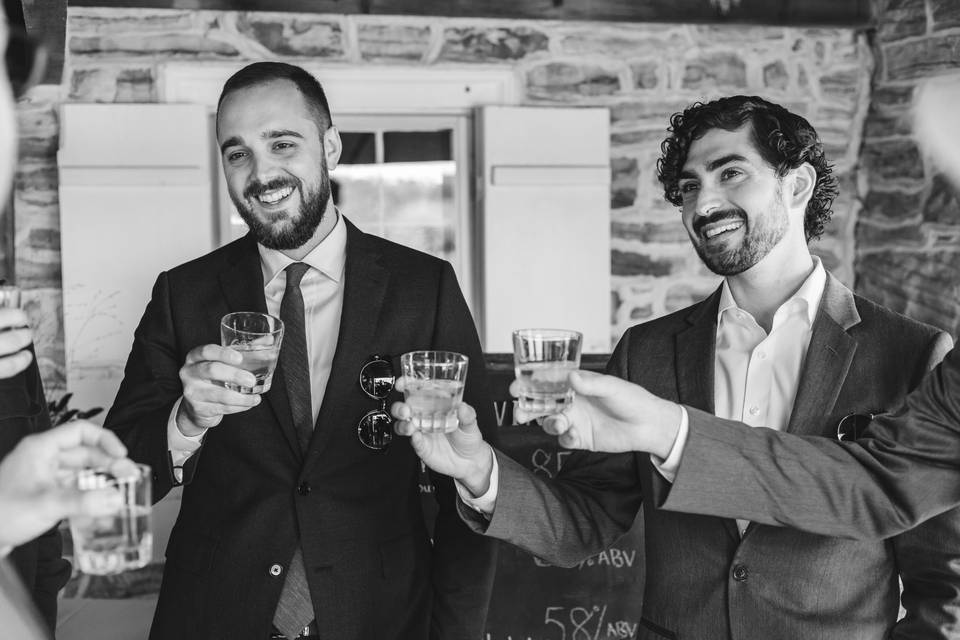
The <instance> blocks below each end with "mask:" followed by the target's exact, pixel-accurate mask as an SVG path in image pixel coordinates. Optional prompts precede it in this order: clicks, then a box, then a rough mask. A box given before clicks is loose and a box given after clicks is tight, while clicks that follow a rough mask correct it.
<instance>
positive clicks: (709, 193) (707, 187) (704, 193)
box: [693, 182, 723, 216]
mask: <svg viewBox="0 0 960 640" xmlns="http://www.w3.org/2000/svg"><path fill="white" fill-rule="evenodd" d="M722 208H723V197H722V194H721V192H720V189H717V188H716V187H715V186H713V185H712V184H710V183H708V182H704V183H702V184H701V185H700V188H699V189H698V190H697V194H696V201H695V202H694V203H693V211H694V213H695V214H696V215H698V216H709V215H711V214H712V213H713V212H715V211H717V210H719V209H722Z"/></svg>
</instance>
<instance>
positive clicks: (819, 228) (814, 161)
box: [657, 96, 838, 242]
mask: <svg viewBox="0 0 960 640" xmlns="http://www.w3.org/2000/svg"><path fill="white" fill-rule="evenodd" d="M746 123H749V124H750V126H751V129H752V132H753V143H754V146H755V147H756V149H757V151H758V152H759V153H760V156H761V157H762V158H763V159H764V160H765V161H766V162H768V163H769V164H770V166H772V167H773V168H774V170H775V171H776V174H777V176H778V177H781V178H782V177H783V176H784V175H786V174H787V172H788V171H790V170H791V169H796V168H797V167H799V166H800V165H801V164H803V163H804V162H808V163H810V165H811V166H812V167H813V168H814V170H815V171H816V172H817V183H816V185H815V186H814V188H813V196H811V198H810V202H809V203H808V204H807V210H806V214H805V216H804V221H803V228H804V232H805V233H806V236H807V241H808V242H809V241H810V240H812V239H813V238H818V237H820V235H821V234H823V228H824V226H825V225H826V223H827V222H829V221H830V217H831V216H832V215H833V211H832V210H831V206H832V205H833V200H834V198H836V197H837V193H838V190H837V178H836V176H834V175H833V165H831V164H830V163H829V162H827V159H826V158H825V157H824V155H823V143H822V142H820V137H819V136H818V135H817V132H816V130H815V129H814V128H813V127H812V126H811V125H810V123H809V122H807V121H806V120H805V119H804V118H802V117H800V116H798V115H797V114H795V113H791V112H789V111H787V110H786V109H784V108H783V107H781V106H780V105H778V104H774V103H772V102H769V101H767V100H764V99H763V98H759V97H757V96H731V97H727V98H720V99H718V100H713V101H711V102H706V103H704V102H697V103H695V104H693V105H692V106H690V107H688V108H687V109H685V110H684V111H683V113H675V114H673V116H672V117H671V118H670V127H669V129H667V130H668V131H669V132H670V135H669V136H667V138H666V140H664V141H663V143H662V144H661V145H660V151H661V154H662V155H661V156H660V159H659V160H658V161H657V178H658V179H659V180H660V183H661V184H662V185H663V195H664V198H666V200H667V202H669V203H671V204H673V205H676V206H678V207H679V206H680V205H681V203H682V197H681V195H680V190H679V188H678V186H677V183H678V181H679V177H680V172H681V171H682V170H683V165H684V163H685V162H686V161H687V153H688V152H689V150H690V145H691V144H692V143H693V141H694V140H698V139H699V138H701V137H703V135H704V134H706V133H707V132H708V131H710V130H711V129H724V130H726V131H734V130H736V129H739V128H740V127H742V126H743V125H744V124H746Z"/></svg>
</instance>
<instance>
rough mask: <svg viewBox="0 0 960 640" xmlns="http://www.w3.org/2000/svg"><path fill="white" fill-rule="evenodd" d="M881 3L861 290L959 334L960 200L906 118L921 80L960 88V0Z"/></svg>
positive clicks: (860, 234) (867, 142) (859, 260)
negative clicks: (946, 80) (946, 81)
mask: <svg viewBox="0 0 960 640" xmlns="http://www.w3.org/2000/svg"><path fill="white" fill-rule="evenodd" d="M875 2H876V6H875V10H876V12H877V16H878V17H879V24H880V27H879V29H878V30H877V33H876V37H875V39H874V41H873V42H872V47H873V51H874V55H875V57H876V60H877V64H876V71H875V74H874V81H873V91H872V97H871V101H870V109H869V112H868V115H867V120H866V124H865V130H864V144H863V157H862V170H861V173H862V174H863V175H862V179H863V180H864V183H865V185H866V195H865V198H864V204H863V209H862V211H861V214H860V220H859V225H858V227H857V233H856V244H857V252H856V261H855V266H856V275H857V288H858V291H859V292H861V293H863V294H864V295H866V296H868V297H870V298H873V299H874V300H877V301H879V302H882V303H883V304H885V305H887V306H889V307H892V308H894V309H896V310H898V311H901V312H903V313H906V314H907V315H910V316H911V317H914V318H917V319H920V320H925V321H927V322H930V323H931V324H934V325H937V326H939V327H941V328H943V329H946V330H947V331H949V332H951V333H952V334H954V335H956V334H957V332H958V330H960V202H958V199H957V198H958V194H957V192H956V190H954V189H953V188H951V186H950V185H949V184H948V183H947V181H946V179H945V178H944V177H943V176H942V175H940V174H939V173H938V171H937V169H936V167H935V166H933V165H932V163H931V162H930V161H929V160H928V159H927V158H925V157H923V154H922V152H921V151H920V149H918V148H917V146H916V144H915V143H914V140H913V133H912V125H911V119H910V116H911V107H912V104H913V96H914V92H915V89H916V88H917V86H918V85H919V84H920V83H922V82H923V81H924V80H925V79H927V78H931V77H934V76H947V77H952V78H955V79H956V81H957V82H960V2H957V1H956V0H875ZM957 144H960V140H958V141H957Z"/></svg>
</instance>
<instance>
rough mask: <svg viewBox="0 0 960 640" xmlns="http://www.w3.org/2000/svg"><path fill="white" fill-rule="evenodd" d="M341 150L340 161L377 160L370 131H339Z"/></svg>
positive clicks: (369, 161)
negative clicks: (341, 143) (341, 142)
mask: <svg viewBox="0 0 960 640" xmlns="http://www.w3.org/2000/svg"><path fill="white" fill-rule="evenodd" d="M340 140H341V141H343V152H342V153H341V154H340V162H342V163H346V164H373V163H374V162H376V161H377V145H376V140H375V136H374V134H372V133H361V132H354V131H341V132H340Z"/></svg>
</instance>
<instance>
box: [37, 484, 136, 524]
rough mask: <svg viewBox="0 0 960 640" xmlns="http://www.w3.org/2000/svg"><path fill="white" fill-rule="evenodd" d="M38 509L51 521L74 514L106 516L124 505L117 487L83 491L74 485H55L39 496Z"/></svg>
mask: <svg viewBox="0 0 960 640" xmlns="http://www.w3.org/2000/svg"><path fill="white" fill-rule="evenodd" d="M36 506H37V510H38V511H39V512H40V513H44V514H46V516H47V518H48V519H49V520H50V521H51V522H56V521H57V520H62V519H64V518H70V517H73V516H90V517H97V516H106V515H110V514H112V513H116V512H117V511H119V510H120V509H121V507H123V496H121V495H120V492H119V491H117V490H116V489H97V490H92V491H81V490H79V489H75V488H72V487H54V488H51V489H49V490H47V491H45V492H44V493H43V494H42V495H40V496H38V497H37V505H36Z"/></svg>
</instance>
